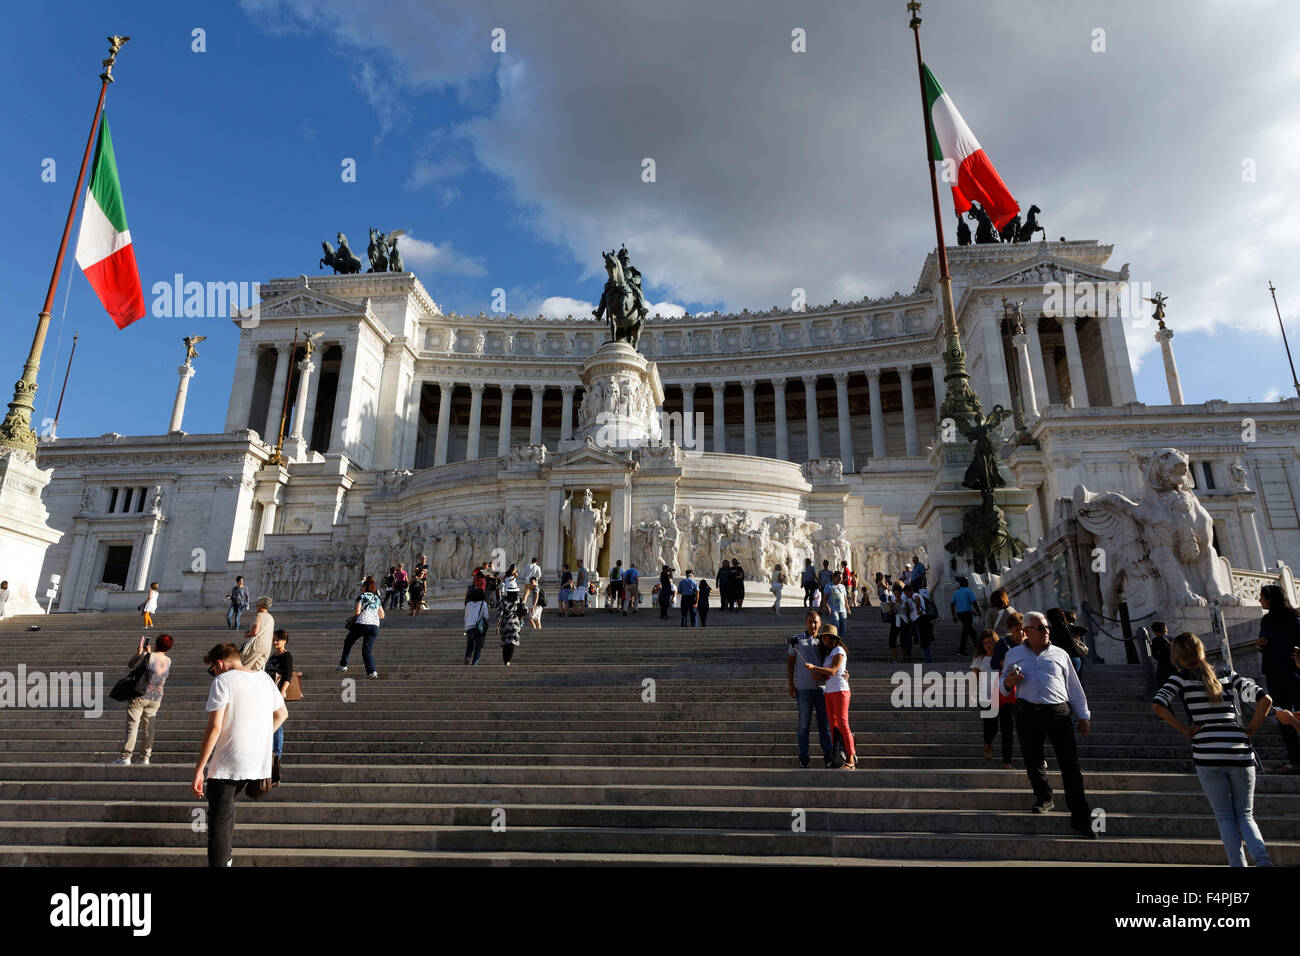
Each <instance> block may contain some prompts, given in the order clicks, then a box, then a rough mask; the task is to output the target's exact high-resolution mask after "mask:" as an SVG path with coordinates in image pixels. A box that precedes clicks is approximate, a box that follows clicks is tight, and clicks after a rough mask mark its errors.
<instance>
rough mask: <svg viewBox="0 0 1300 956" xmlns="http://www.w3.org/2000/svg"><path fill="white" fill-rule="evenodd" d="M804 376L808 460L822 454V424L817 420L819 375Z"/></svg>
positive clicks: (804, 414) (804, 412)
mask: <svg viewBox="0 0 1300 956" xmlns="http://www.w3.org/2000/svg"><path fill="white" fill-rule="evenodd" d="M802 378H803V394H804V400H803V418H804V424H805V425H806V427H807V429H808V460H809V461H812V460H813V459H814V458H820V457H821V456H822V443H821V436H820V435H819V434H818V432H819V431H820V429H821V426H820V425H819V424H818V422H817V376H816V375H804V376H802Z"/></svg>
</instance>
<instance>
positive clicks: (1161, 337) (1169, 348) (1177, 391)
mask: <svg viewBox="0 0 1300 956" xmlns="http://www.w3.org/2000/svg"><path fill="white" fill-rule="evenodd" d="M1173 339H1174V330H1173V329H1169V328H1161V329H1156V341H1157V342H1159V343H1160V354H1161V355H1163V356H1164V360H1165V384H1167V385H1168V386H1169V404H1170V405H1181V404H1183V383H1182V382H1180V381H1179V380H1178V363H1177V362H1175V361H1174V342H1173ZM178 400H179V399H178Z"/></svg>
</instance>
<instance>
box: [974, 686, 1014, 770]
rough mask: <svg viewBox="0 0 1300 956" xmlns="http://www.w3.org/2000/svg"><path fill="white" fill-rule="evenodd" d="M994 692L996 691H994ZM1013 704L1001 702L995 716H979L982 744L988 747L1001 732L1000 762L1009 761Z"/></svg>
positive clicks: (1012, 727)
mask: <svg viewBox="0 0 1300 956" xmlns="http://www.w3.org/2000/svg"><path fill="white" fill-rule="evenodd" d="M995 693H996V692H995ZM1015 707H1016V705H1015V704H1002V705H1001V706H1000V707H998V715H997V716H996V717H981V718H980V720H981V721H982V723H983V724H984V746H985V747H988V746H990V745H991V744H992V743H993V739H994V738H995V737H997V735H998V734H999V733H1001V734H1002V762H1003V763H1011V734H1012V732H1013V731H1014V730H1015V727H1016V718H1015V713H1016V711H1015Z"/></svg>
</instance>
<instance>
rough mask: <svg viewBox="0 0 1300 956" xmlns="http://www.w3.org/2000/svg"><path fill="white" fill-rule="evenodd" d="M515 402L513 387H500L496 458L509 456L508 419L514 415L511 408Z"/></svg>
mask: <svg viewBox="0 0 1300 956" xmlns="http://www.w3.org/2000/svg"><path fill="white" fill-rule="evenodd" d="M514 402H515V387H514V386H513V385H502V386H501V428H500V430H499V434H498V435H497V457H498V458H504V457H505V456H506V455H508V454H510V419H511V418H512V417H513V415H514V409H513V408H512V406H513V405H514Z"/></svg>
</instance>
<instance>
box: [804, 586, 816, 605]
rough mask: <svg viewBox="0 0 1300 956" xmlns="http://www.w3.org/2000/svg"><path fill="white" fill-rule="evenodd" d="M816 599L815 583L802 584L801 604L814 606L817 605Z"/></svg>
mask: <svg viewBox="0 0 1300 956" xmlns="http://www.w3.org/2000/svg"><path fill="white" fill-rule="evenodd" d="M817 600H818V598H817V585H815V584H805V585H804V586H803V606H804V607H816V606H817Z"/></svg>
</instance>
